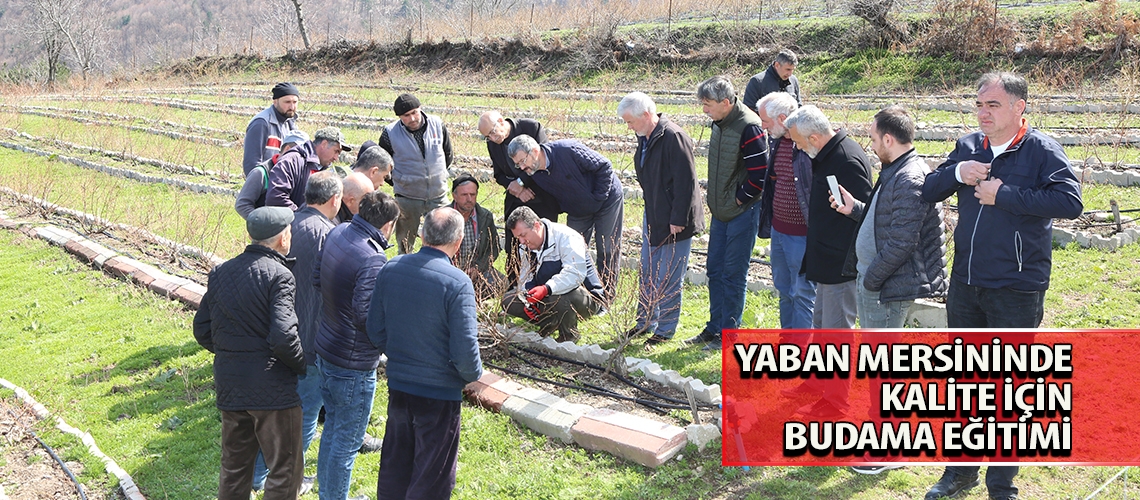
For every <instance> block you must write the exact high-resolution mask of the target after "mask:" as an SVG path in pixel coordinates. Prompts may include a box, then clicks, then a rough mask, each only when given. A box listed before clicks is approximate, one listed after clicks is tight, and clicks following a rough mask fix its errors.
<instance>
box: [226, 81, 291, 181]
mask: <svg viewBox="0 0 1140 500" xmlns="http://www.w3.org/2000/svg"><path fill="white" fill-rule="evenodd" d="M300 95H301V93H300V92H299V91H298V90H297V87H294V86H293V84H292V83H278V84H277V85H274V86H273V105H272V106H270V107H268V108H265V109H263V110H261V112H260V113H258V114H257V115H256V116H254V117H253V119H252V120H250V121H249V125H246V127H245V154H244V155H243V156H242V160H241V169H242V172H243V173H242V175H247V176H248V175H249V171H250V170H253V167H255V166H257V164H258V163H261V162H263V161H265V160H268V159H270V158H272V157H273V155H276V154H278V153H280V152H281V144H282V142H283V141H284V139H285V135H286V134H288V133H289V132H291V131H293V130H295V129H296V128H297V125H296V118H297V100H298V96H300Z"/></svg>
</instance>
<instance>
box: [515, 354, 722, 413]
mask: <svg viewBox="0 0 1140 500" xmlns="http://www.w3.org/2000/svg"><path fill="white" fill-rule="evenodd" d="M515 348H516V349H518V350H520V351H522V352H526V353H530V354H535V355H538V356H542V357H544V358H550V359H553V360H557V361H561V362H563V363H570V364H573V365H578V366H585V367H587V368H593V369H595V370H600V371H604V372H607V373H609V374H610V375H612V376H613V377H614V378H616V379H618V380H619V381H621V382H622V383H624V384H626V385H628V386H630V387H633V388H635V389H637V390H639V391H641V392H644V393H646V394H649V395H650V396H653V397H655V398H660V399H664V400H665V401H669V402H671V403H677V404H682V405H685V409H688V408H689V402H688V401H685V400H681V399H677V398H673V397H669V396H666V395H664V394H661V393H659V392H657V391H654V390H652V389H650V388H648V387H644V386H642V385H640V384H638V383H636V382H634V381H632V380H630V379H628V378H625V377H624V376H622V375H621V374H620V373H615V372H613V371H612V370H607V369H606V368H605V367H602V366H598V365H595V364H593V363H587V362H584V361H577V360H573V359H567V358H563V357H561V356H557V355H554V354H550V353H545V352H542V351H536V350H534V349H528V348H526V347H521V346H516V347H515ZM697 408H698V409H701V410H715V409H717V408H719V407H718V406H717V405H714V404H698V405H697Z"/></svg>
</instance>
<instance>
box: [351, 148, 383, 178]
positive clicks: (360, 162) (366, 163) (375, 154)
mask: <svg viewBox="0 0 1140 500" xmlns="http://www.w3.org/2000/svg"><path fill="white" fill-rule="evenodd" d="M391 166H392V155H390V154H388V152H387V151H384V148H381V147H377V146H373V147H370V148H368V149H365V150H364V152H363V153H360V155H359V156H357V157H356V163H355V164H353V165H352V169H353V170H355V171H357V172H363V171H367V170H370V169H371V168H372V167H380V170H387V169H388V168H389V167H391Z"/></svg>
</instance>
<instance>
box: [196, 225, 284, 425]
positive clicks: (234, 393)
mask: <svg viewBox="0 0 1140 500" xmlns="http://www.w3.org/2000/svg"><path fill="white" fill-rule="evenodd" d="M286 262H287V260H286V259H285V257H284V256H282V255H281V254H279V253H277V252H275V251H273V250H271V249H269V248H266V247H263V246H261V245H249V246H247V247H245V252H243V253H242V254H241V255H238V256H237V257H234V258H232V259H230V260H228V261H226V262H224V263H222V264H221V265H219V266H218V267H215V268H214V270H213V271H210V278H209V279H210V281H209V286H208V287H207V288H206V295H205V296H203V297H202V304H201V305H200V306H199V307H198V313H197V314H195V315H194V338H195V339H197V340H198V343H199V344H202V347H205V348H206V350H208V351H210V352H212V353H214V390H215V392H216V393H217V406H218V409H219V410H223V411H240V410H282V409H285V408H292V407H294V406H298V405H300V404H301V398H300V397H298V396H297V374H303V373H305V357H304V354H303V353H302V352H301V339H300V338H299V337H298V336H297V314H296V313H295V312H294V310H293V300H294V295H295V293H296V288H297V286H296V281H295V280H294V278H293V273H292V272H290V271H289V268H288V267H285V264H286Z"/></svg>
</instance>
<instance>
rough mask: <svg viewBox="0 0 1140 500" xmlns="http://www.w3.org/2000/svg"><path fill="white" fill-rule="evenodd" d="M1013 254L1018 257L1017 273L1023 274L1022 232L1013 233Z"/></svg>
mask: <svg viewBox="0 0 1140 500" xmlns="http://www.w3.org/2000/svg"><path fill="white" fill-rule="evenodd" d="M1013 253H1014V255H1017V272H1019V273H1020V272H1021V264H1022V262H1021V231H1014V232H1013Z"/></svg>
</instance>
